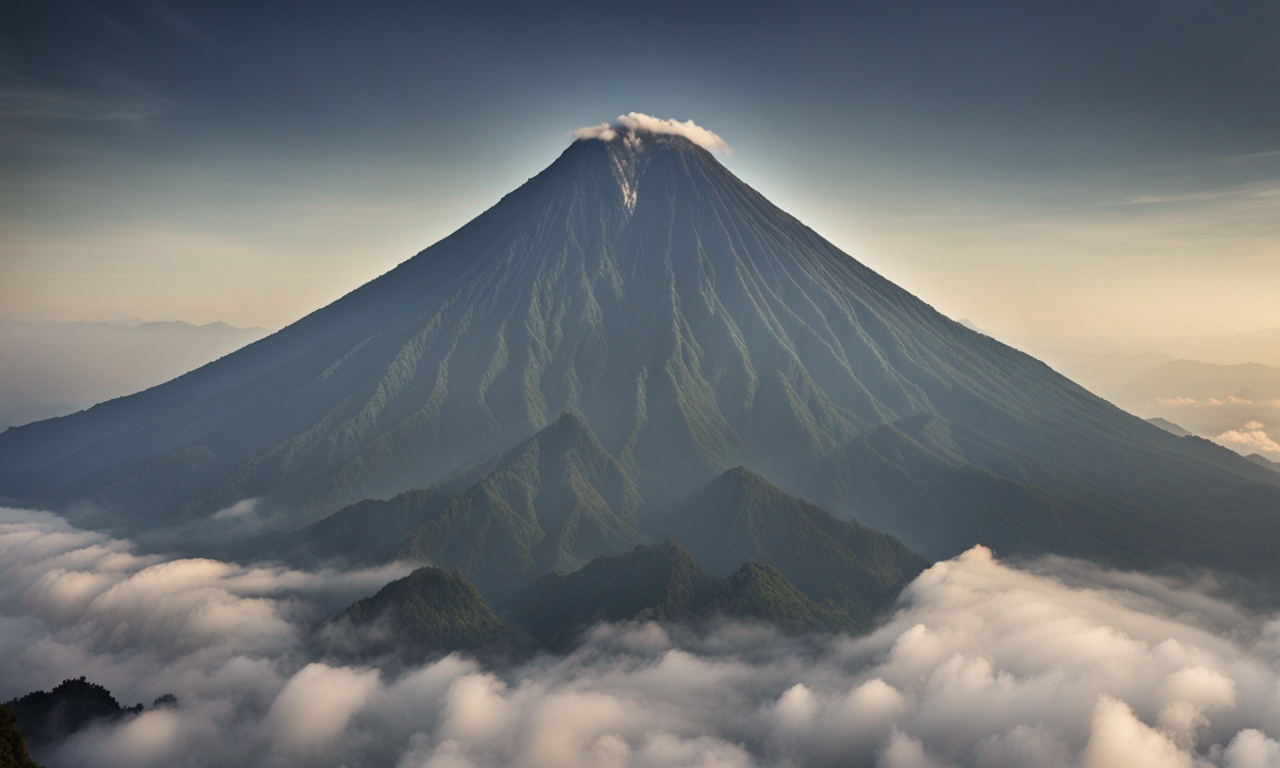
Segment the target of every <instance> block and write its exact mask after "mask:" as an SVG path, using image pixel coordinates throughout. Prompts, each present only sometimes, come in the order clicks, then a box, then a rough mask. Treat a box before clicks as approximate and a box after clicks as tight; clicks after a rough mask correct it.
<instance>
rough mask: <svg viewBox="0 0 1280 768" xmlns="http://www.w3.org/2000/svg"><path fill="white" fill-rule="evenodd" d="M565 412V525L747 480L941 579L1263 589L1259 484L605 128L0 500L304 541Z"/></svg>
mask: <svg viewBox="0 0 1280 768" xmlns="http://www.w3.org/2000/svg"><path fill="white" fill-rule="evenodd" d="M565 413H569V414H572V423H573V425H574V434H573V435H572V440H573V441H575V442H574V445H578V446H579V448H576V449H574V450H573V451H568V452H567V453H566V452H564V451H561V452H560V453H557V454H556V456H555V457H554V461H553V460H552V459H551V458H547V457H545V456H544V457H543V458H541V459H540V458H538V457H537V455H535V457H534V458H533V459H528V460H527V461H531V462H533V463H534V464H538V463H539V462H541V464H545V465H547V466H552V465H554V470H555V472H557V473H559V477H560V480H558V481H557V482H556V483H551V482H550V481H547V482H546V483H544V486H545V487H551V486H552V485H555V486H556V487H558V488H561V489H562V490H560V491H557V492H556V493H557V498H562V499H569V498H572V499H576V501H573V502H572V503H574V504H579V503H580V504H586V505H588V506H589V505H591V504H596V503H597V497H599V505H598V506H599V508H600V509H605V508H606V507H607V508H608V514H609V515H613V514H614V513H616V512H618V510H619V509H623V508H625V510H626V511H625V515H624V517H625V521H624V522H618V523H614V522H610V523H609V526H612V528H609V527H608V526H605V525H604V524H603V523H601V524H599V525H597V529H599V530H606V528H607V529H608V530H611V531H612V530H624V529H625V530H630V529H629V528H626V526H629V525H631V521H632V520H634V521H635V524H636V525H637V526H638V527H639V528H640V529H643V530H645V531H648V532H649V533H650V534H651V535H661V534H662V533H663V532H662V530H661V529H662V528H663V527H664V526H667V527H670V526H669V525H668V524H670V523H671V517H672V516H673V515H680V514H685V512H686V508H687V505H688V504H690V503H692V502H690V501H689V500H690V499H697V498H701V496H699V495H698V494H704V495H705V491H700V490H699V489H706V488H714V487H715V485H714V484H712V481H713V480H714V479H715V478H716V477H718V476H720V475H722V474H723V473H724V472H726V471H727V470H729V469H731V468H735V467H739V466H741V467H745V468H747V469H749V470H751V471H752V472H754V473H756V474H758V475H759V476H760V477H762V478H767V479H768V481H770V482H771V483H774V484H776V485H777V486H778V487H780V488H781V489H785V490H786V491H787V492H788V493H790V494H794V495H796V496H801V497H804V498H805V499H808V500H809V501H812V502H815V503H817V504H820V505H822V506H823V507H825V508H826V509H828V510H830V511H831V512H833V513H835V514H837V515H839V516H841V517H844V518H847V519H849V518H853V519H857V520H858V521H859V522H861V523H864V524H866V525H868V526H871V527H873V528H876V529H880V530H883V531H886V532H889V533H891V534H893V535H895V536H897V537H899V538H900V539H902V540H903V541H904V542H906V543H907V544H908V545H909V546H911V547H912V548H914V549H915V550H917V551H919V552H921V553H923V554H925V555H927V556H930V557H934V558H939V557H946V556H950V555H952V554H955V553H957V552H960V551H962V550H964V549H966V548H967V547H969V546H970V545H972V544H974V543H978V542H981V543H984V544H987V545H989V546H992V547H994V548H995V549H996V550H997V551H999V552H1001V553H1002V554H1016V553H1025V554H1034V553H1043V552H1061V553H1065V554H1070V555H1080V556H1086V557H1091V558H1094V559H1100V560H1104V561H1107V562H1113V563H1118V564H1124V565H1144V566H1145V565H1160V564H1171V563H1189V564H1195V565H1205V566H1216V567H1227V568H1234V569H1241V570H1246V569H1247V570H1255V571H1256V570H1259V569H1261V570H1262V571H1265V572H1268V573H1273V574H1274V573H1275V572H1276V571H1277V570H1278V569H1280V562H1278V561H1277V560H1276V558H1274V556H1273V553H1274V550H1275V547H1276V544H1277V542H1280V474H1277V473H1275V472H1272V471H1269V470H1267V469H1265V468H1262V467H1259V466H1256V465H1254V464H1252V463H1250V462H1248V461H1246V460H1244V459H1243V458H1241V457H1238V456H1236V455H1235V454H1233V453H1231V452H1229V451H1227V450H1225V449H1222V448H1219V447H1217V446H1214V445H1213V444H1210V443H1208V442H1206V441H1203V440H1199V439H1197V438H1190V437H1184V438H1179V437H1177V436H1174V435H1171V434H1169V433H1166V432H1165V431H1163V430H1161V429H1159V428H1157V427H1154V426H1152V425H1150V424H1147V423H1146V422H1144V421H1142V420H1141V419H1138V418H1136V417H1134V416H1131V415H1130V414H1128V413H1125V412H1123V411H1121V410H1119V409H1118V408H1116V407H1114V406H1112V405H1111V404H1109V403H1107V402H1105V401H1103V400H1101V399H1100V398H1098V397H1096V396H1094V395H1092V394H1090V393H1089V392H1087V391H1086V390H1084V389H1082V388H1081V387H1079V386H1077V385H1076V384H1074V383H1073V382H1071V381H1069V380H1068V379H1066V378H1064V377H1062V376H1060V375H1058V374H1057V373H1055V372H1054V371H1053V370H1051V369H1050V368H1049V367H1048V366H1046V365H1044V364H1043V363H1041V362H1039V361H1037V360H1035V359H1033V358H1031V357H1029V356H1027V355H1025V354H1023V353H1021V352H1019V351H1017V350H1014V349H1012V348H1010V347H1008V346H1005V345H1003V344H1001V343H999V342H997V341H995V340H994V339H991V338H989V337H987V336H985V335H983V334H981V333H978V332H975V331H973V330H970V329H969V328H966V327H964V326H962V325H960V324H959V323H956V322H953V321H952V320H950V319H948V318H946V317H944V316H943V315H941V314H940V313H938V312H936V311H935V310H933V309H932V308H931V307H930V306H928V305H927V304H926V303H925V302H923V301H921V300H920V299H918V298H916V297H915V296H913V295H911V294H910V293H908V292H907V291H905V290H903V289H902V288H899V287H898V286H896V285H894V284H892V283H890V282H889V281H887V280H885V279H884V278H882V277H880V276H879V275H877V274H875V273H874V272H872V271H871V270H870V269H868V268H867V267H865V266H863V265H862V264H860V263H859V262H857V261H856V260H855V259H853V258H852V257H850V256H848V255H847V254H845V253H843V252H841V251H840V250H839V249H838V248H836V247H835V246H834V245H832V244H831V243H829V242H827V241H826V240H824V239H823V238H822V237H821V236H819V235H818V234H816V233H815V232H814V231H813V230H811V229H809V228H808V227H806V226H805V225H803V224H801V223H800V222H799V221H797V220H796V219H795V218H793V217H792V216H790V215H788V214H787V213H785V212H783V211H782V210H780V209H778V208H777V207H776V206H774V205H772V204H771V203H770V202H769V201H768V200H766V199H765V198H764V197H762V196H761V195H760V194H758V193H757V192H755V191H754V190H753V189H751V188H750V187H749V186H747V185H746V184H745V183H743V182H742V181H741V180H739V179H738V178H737V177H735V176H734V175H733V174H732V173H730V172H729V171H728V170H727V169H726V168H725V167H724V166H723V165H722V164H721V163H720V162H718V161H717V160H716V158H715V157H714V156H713V155H712V154H711V153H710V152H708V151H707V150H706V149H704V148H702V147H701V146H699V145H697V144H695V143H694V142H693V141H691V140H689V138H686V137H685V136H682V135H678V134H670V133H658V132H652V131H647V130H641V129H637V128H630V129H628V128H625V127H617V128H616V129H614V130H609V131H606V132H602V133H600V134H599V135H597V136H595V137H593V138H584V139H580V140H577V141H575V142H574V143H573V144H571V145H570V146H569V147H568V148H567V149H566V150H565V151H564V153H563V154H562V155H561V156H560V157H559V158H558V159H557V160H556V161H555V162H554V163H552V164H551V165H550V166H549V167H548V168H546V169H545V170H544V171H543V172H541V173H540V174H538V175H537V176H535V177H534V178H532V179H530V180H529V181H528V182H527V183H525V184H524V185H523V186H521V187H520V188H518V189H516V190H515V191H514V192H511V193H510V194H508V195H507V196H506V197H504V198H502V200H501V201H499V202H498V203H497V204H496V205H494V206H493V207H492V208H490V209H489V210H488V211H486V212H484V213H483V214H481V215H480V216H478V217H477V218H475V219H474V220H472V221H471V222H469V223H468V224H466V225H465V226H463V227H462V228H461V229H459V230H458V231H457V232H455V233H453V234H452V235H450V236H448V237H447V238H445V239H444V240H441V241H440V242H438V243H436V244H435V245H433V246H431V247H430V248H427V249H426V250H424V251H422V252H421V253H419V254H418V255H416V256H414V257H413V258H411V259H409V260H408V261H406V262H404V263H403V264H401V265H400V266H398V267H397V268H395V269H393V270H392V271H390V272H388V273H387V274H385V275H383V276H381V277H379V278H377V279H376V280H373V281H372V282H370V283H368V284H366V285H364V286H362V287H360V288H358V289H356V290H355V291H353V292H351V293H350V294H348V295H346V296H344V297H343V298H341V299H339V300H338V301H335V302H334V303H332V304H330V305H328V306H326V307H324V308H322V309H320V310H317V311H316V312H314V313H312V314H310V315H308V316H307V317H305V318H303V319H301V320H299V321H298V322H296V323H294V324H292V325H290V326H289V327H287V328H285V329H283V330H281V331H279V332H277V333H275V334H273V335H271V336H269V337H267V338H265V339H262V340H260V341H258V342H256V343H254V344H251V345H249V346H248V347H245V348H244V349H241V350H239V351H238V352H235V353H233V354H231V355H228V356H226V357H224V358H222V359H220V360H217V361H215V362H213V363H210V364H208V365H206V366H204V367H202V368H200V369H197V370H195V371H192V372H190V373H188V374H186V375H184V376H181V377H179V378H177V379H174V380H173V381H170V382H168V383H166V384H163V385H161V386H157V387H155V388H152V389H149V390H146V391H144V392H140V393H138V394H135V395H132V396H129V397H124V398H120V399H117V400H113V401H110V402H106V403H103V404H100V405H97V406H95V407H93V408H91V409H88V410H86V411H83V412H80V413H76V414H73V415H70V416H66V417H62V418H57V419H51V420H48V421H43V422H38V423H35V424H31V425H28V426H24V427H18V428H12V429H9V430H8V431H6V432H5V433H3V435H0V494H3V495H5V496H7V497H10V498H12V499H15V500H17V501H19V502H21V503H23V504H28V505H41V506H52V507H54V508H68V507H69V506H70V505H72V504H73V503H77V502H85V501H88V502H91V503H92V504H93V505H95V506H96V508H98V509H100V510H103V511H104V512H103V514H104V515H105V516H104V517H103V518H102V519H103V520H107V521H109V522H111V523H112V524H118V525H123V526H125V527H127V528H133V529H146V528H153V527H160V526H170V525H177V524H182V523H184V522H189V521H193V520H197V519H200V518H203V517H206V516H208V515H210V514H212V513H214V512H216V511H217V510H219V509H222V508H225V507H229V506H231V505H233V504H235V503H237V502H239V501H241V500H244V499H248V498H259V499H262V500H263V503H264V504H267V505H270V507H271V508H273V509H275V510H278V511H279V512H280V513H281V514H282V515H284V516H285V518H284V519H286V520H288V521H290V524H293V525H297V526H301V525H303V524H306V523H310V522H313V521H315V520H317V519H319V518H321V517H323V516H325V515H327V514H329V513H332V512H333V511H335V510H338V509H340V508H342V507H344V506H346V505H349V504H352V503H354V502H357V501H360V500H362V499H370V498H372V499H380V498H388V497H391V496H394V495H396V494H400V493H403V492H405V491H409V490H411V489H415V488H428V487H429V486H432V485H433V484H440V483H447V482H450V481H451V479H453V480H452V481H453V482H457V480H456V478H458V477H471V478H476V477H481V476H482V475H484V473H485V470H484V469H483V468H484V467H486V466H489V465H492V464H493V462H495V461H497V460H498V459H497V458H496V457H502V456H504V455H507V454H510V453H511V452H512V451H513V450H514V449H515V447H517V446H521V445H526V444H527V441H529V440H531V438H533V437H534V436H535V435H537V434H538V433H540V432H542V431H543V430H547V429H550V428H552V427H554V426H555V425H556V424H557V422H558V421H559V420H560V419H561V416H562V414H565ZM561 431H563V428H562V429H561ZM556 434H559V433H555V434H552V433H548V437H547V438H545V439H543V440H542V441H541V443H539V444H540V445H542V444H548V445H549V444H551V443H554V442H555V440H561V441H562V442H564V441H567V440H569V438H568V437H564V438H561V437H556V436H555V435H556ZM552 438H555V440H553V439H552ZM540 450H543V451H545V452H550V451H552V449H551V448H547V447H544V448H542V449H540ZM556 450H557V451H559V450H560V449H556ZM521 455H523V454H521ZM548 455H549V454H548ZM522 466H523V465H522ZM530 466H533V465H530ZM539 466H540V465H539ZM522 471H523V470H522ZM530 471H532V470H530ZM546 471H551V470H546ZM508 474H509V475H511V476H512V477H515V476H517V474H511V473H508ZM526 475H527V473H526V474H519V475H518V476H519V477H526ZM564 478H568V479H567V480H565V479H564ZM592 478H594V479H592ZM522 482H523V481H522ZM601 484H607V485H608V486H609V488H611V489H612V490H610V491H608V492H607V493H605V492H603V491H602V492H601V493H597V492H596V491H597V490H600V489H602V488H603V487H604V486H603V485H601ZM513 487H514V486H513ZM539 487H543V486H539ZM695 491H697V492H698V493H695ZM504 493H506V491H504ZM529 493H534V491H529ZM691 494H693V495H691ZM504 498H505V497H504ZM583 499H586V501H583ZM605 499H607V503H606V501H605ZM566 503H568V502H566ZM707 503H712V502H710V501H709V502H707ZM744 503H745V502H744ZM565 514H568V513H567V512H566V513H565ZM593 514H595V513H593ZM619 514H621V513H619ZM602 515H605V513H604V512H600V513H599V514H598V515H596V517H594V518H592V519H593V520H594V519H604V517H601V516H602ZM613 519H614V518H612V517H609V518H608V520H610V521H612V520H613ZM619 519H622V518H619ZM593 530H595V529H593ZM600 535H604V534H600ZM611 535H612V534H611ZM618 539H619V541H620V542H622V541H623V540H624V539H625V543H626V544H627V545H628V546H629V545H631V544H632V543H634V541H635V539H636V537H635V536H630V535H628V536H622V535H621V534H618ZM619 546H621V544H620V545H619Z"/></svg>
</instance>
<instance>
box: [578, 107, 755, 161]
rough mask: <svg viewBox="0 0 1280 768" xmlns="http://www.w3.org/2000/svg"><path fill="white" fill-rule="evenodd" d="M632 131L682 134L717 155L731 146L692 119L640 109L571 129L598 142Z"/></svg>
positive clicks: (729, 152)
mask: <svg viewBox="0 0 1280 768" xmlns="http://www.w3.org/2000/svg"><path fill="white" fill-rule="evenodd" d="M635 133H657V134H664V135H669V136H683V137H685V138H686V139H688V140H689V141H692V142H693V143H694V144H697V145H698V146H700V147H702V148H703V149H706V150H708V151H711V152H718V153H720V154H721V155H725V156H727V155H729V154H731V153H732V152H733V147H731V146H729V143H728V142H726V141H725V140H724V139H722V138H720V136H719V135H718V134H716V133H714V132H712V131H709V130H707V129H706V128H703V127H702V126H700V125H697V124H696V123H694V122H693V121H692V120H685V121H684V122H680V121H679V120H664V119H662V118H659V117H653V116H651V115H646V114H642V113H640V112H629V113H627V114H625V115H618V118H617V119H616V120H614V121H613V122H611V123H600V124H599V125H587V126H583V127H581V128H579V129H577V130H576V131H574V132H573V136H574V138H576V139H599V140H600V141H613V140H614V139H616V138H618V137H620V136H621V137H623V138H624V139H626V138H630V136H631V135H633V134H635Z"/></svg>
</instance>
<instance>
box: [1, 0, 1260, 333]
mask: <svg viewBox="0 0 1280 768" xmlns="http://www.w3.org/2000/svg"><path fill="white" fill-rule="evenodd" d="M10 5H11V6H12V7H9V8H6V9H4V10H0V316H3V317H6V318H10V319H88V320H102V319H112V318H118V317H125V316H136V317H142V318H145V319H157V320H165V319H181V320H188V321H191V322H209V321H213V320H224V321H227V322H231V323H234V324H237V325H242V326H247V325H261V326H268V327H279V326H281V325H284V324H286V323H288V322H290V321H292V320H294V319H296V318H297V317H300V316H301V315H302V314H305V313H306V312H307V311H309V310H311V309H313V308H315V307H317V306H319V305H321V304H323V303H325V302H327V301H330V300H332V299H334V298H337V297H338V296H340V295H341V294H342V293H345V292H346V291H347V290H350V289H351V288H354V287H355V286H357V285H358V284H360V283H362V282H363V281H365V280H367V279H369V278H371V277H373V276H375V275H377V274H380V273H381V272H384V271H386V270H387V269H389V268H390V267H392V266H394V265H395V264H396V263H398V262H400V261H403V260H404V259H406V258H408V257H409V256H411V255H413V254H414V253H416V252H417V251H418V250H420V249H421V248H423V247H426V246H427V245H429V244H430V243H432V242H434V241H435V240H437V239H439V238H440V237H442V236H444V235H446V234H448V232H450V231H452V230H453V229H455V228H456V227H458V226H460V225H461V224H462V223H464V222H465V221H466V220H468V219H470V218H471V217H472V216H474V215H476V214H477V213H479V212H480V211H482V210H484V209H485V208H486V207H488V206H489V205H491V204H492V203H494V202H495V201H496V200H497V199H498V198H500V197H501V196H502V195H503V194H505V193H506V192H508V191H510V190H511V189H513V188H514V187H516V186H518V185H519V184H520V183H522V182H523V181H524V180H525V179H526V178H528V177H529V176H532V175H533V174H534V173H536V172H537V171H538V170H540V169H541V168H542V167H544V166H546V165H547V164H549V163H550V162H551V161H552V160H554V158H555V157H556V155H557V154H558V153H559V152H560V151H561V150H562V149H563V148H564V146H565V145H567V143H568V142H569V140H570V139H569V134H570V133H571V131H572V130H573V129H575V128H577V127H578V126H582V125H587V124H594V123H599V122H601V121H602V120H608V119H610V118H612V117H614V116H616V115H618V114H620V113H624V112H630V111H633V110H635V111H640V112H645V113H648V114H653V115H657V116H659V117H670V118H678V119H681V120H684V119H692V120H694V121H696V122H697V123H698V124H700V125H703V126H706V127H708V128H710V129H711V130H714V131H716V132H717V133H719V134H720V135H722V136H723V137H724V138H725V139H726V140H727V141H728V142H729V143H730V144H731V145H732V146H733V147H734V152H733V153H732V154H731V155H729V156H728V157H727V158H726V159H725V163H726V164H727V165H728V166H729V168H730V169H731V170H733V171H734V172H735V173H737V174H738V175H739V176H740V177H742V178H743V179H744V180H745V181H746V182H747V183H749V184H751V185H752V186H754V187H756V188H757V189H758V190H760V191H761V192H762V193H764V194H765V195H766V196H768V197H770V198H771V199H772V200H773V201H774V202H775V203H777V204H779V205H781V206H782V207H783V208H785V209H787V210H789V211H790V212H792V213H793V214H795V215H797V216H798V217H799V218H800V219H801V220H803V221H805V222H806V223H808V224H809V225H810V226H812V227H814V228H815V229H817V230H818V231H819V232H820V233H822V234H824V235H825V236H827V237H828V238H829V239H831V240H832V241H834V242H835V243H836V244H837V245H839V246H841V247H842V248H844V249H845V250H846V251H848V252H849V253H851V254H852V255H853V256H855V257H856V258H858V259H860V260H862V261H864V262H865V263H867V264H868V265H870V266H872V267H873V268H875V269H877V270H879V271H881V272H882V273H884V274H885V275H887V276H888V277H890V278H891V279H894V280H896V281H898V282H899V283H901V284H903V285H904V286H905V287H907V288H908V289H910V290H912V291H914V292H916V293H917V294H919V295H921V296H922V297H923V298H925V299H926V300H928V301H930V302H931V303H933V304H934V305H935V306H937V307H938V308H939V309H940V310H942V311H944V312H946V313H948V314H950V315H952V316H957V317H958V316H969V317H971V318H973V319H974V320H975V321H976V322H978V324H979V325H982V326H983V327H985V328H988V329H990V330H992V331H995V332H998V333H1002V334H1006V335H1022V336H1037V337H1047V336H1055V335H1057V336H1063V335H1083V336H1102V335H1113V336H1135V337H1136V336H1170V335H1182V334H1189V333H1200V332H1204V333H1217V332H1232V331H1244V330H1249V329H1253V328H1262V327H1269V326H1280V313H1277V312H1276V311H1275V309H1274V306H1275V300H1274V297H1275V296H1276V295H1277V294H1280V95H1278V94H1280V48H1278V47H1277V46H1275V44H1274V41H1275V40H1277V39H1280V6H1277V5H1276V4H1275V3H1274V2H1239V3H1231V4H1229V5H1225V4H1220V3H1209V2H1168V1H1161V2H1156V1H1154V0H1153V1H1151V2H1134V1H1125V0H1121V1H1119V2H1072V3H1053V4H1049V3H1020V2H1013V1H1011V0H1009V1H1005V2H967V3H926V2H873V3H842V4H835V3H830V4H823V3H798V4H788V5H784V4H774V3H732V4H730V3H701V4H675V3H672V4H667V3H662V2H656V3H655V2H649V3H622V4H607V5H606V4H598V3H559V4H510V5H509V4H502V3H487V4H486V3H481V4H475V5H469V6H467V7H465V8H464V7H461V6H462V4H448V5H440V4H432V3H403V4H397V3H381V4H379V3H371V4H361V5H360V6H358V7H357V6H354V5H342V4H326V3H273V4H270V7H265V6H267V5H268V4H239V3H225V2H222V3H214V2H209V3H199V2H192V3H165V2H134V3H99V2H61V3H39V4H25V5H28V6H30V7H19V6H21V5H23V4H10Z"/></svg>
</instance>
